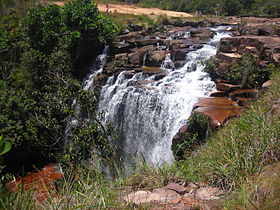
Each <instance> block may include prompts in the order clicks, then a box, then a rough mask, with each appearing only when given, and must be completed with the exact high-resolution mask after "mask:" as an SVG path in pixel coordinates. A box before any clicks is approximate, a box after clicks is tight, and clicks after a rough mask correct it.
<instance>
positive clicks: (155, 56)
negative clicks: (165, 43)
mask: <svg viewBox="0 0 280 210" xmlns="http://www.w3.org/2000/svg"><path fill="white" fill-rule="evenodd" d="M167 54H168V51H163V50H161V51H152V52H149V53H148V54H147V57H146V61H145V65H146V66H158V67H159V66H160V65H161V63H162V62H163V61H164V60H165V58H166V55H167Z"/></svg>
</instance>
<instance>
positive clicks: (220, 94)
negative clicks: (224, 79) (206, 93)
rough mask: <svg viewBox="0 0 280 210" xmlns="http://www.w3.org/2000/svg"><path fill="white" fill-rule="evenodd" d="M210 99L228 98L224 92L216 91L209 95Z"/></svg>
mask: <svg viewBox="0 0 280 210" xmlns="http://www.w3.org/2000/svg"><path fill="white" fill-rule="evenodd" d="M210 97H228V93H227V92H226V91H216V92H214V93H211V94H210Z"/></svg>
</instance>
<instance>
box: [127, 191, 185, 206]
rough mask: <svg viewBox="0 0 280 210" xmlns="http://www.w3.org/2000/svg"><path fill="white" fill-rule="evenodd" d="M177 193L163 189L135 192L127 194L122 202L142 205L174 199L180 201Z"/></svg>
mask: <svg viewBox="0 0 280 210" xmlns="http://www.w3.org/2000/svg"><path fill="white" fill-rule="evenodd" d="M180 198H181V196H180V194H178V193H177V192H175V191H173V190H169V189H165V188H158V189H154V190H153V191H152V192H150V191H137V192H132V193H129V194H128V195H127V196H126V197H125V198H124V200H125V201H127V202H129V203H134V204H137V205H139V204H142V203H150V202H171V201H172V200H174V199H180Z"/></svg>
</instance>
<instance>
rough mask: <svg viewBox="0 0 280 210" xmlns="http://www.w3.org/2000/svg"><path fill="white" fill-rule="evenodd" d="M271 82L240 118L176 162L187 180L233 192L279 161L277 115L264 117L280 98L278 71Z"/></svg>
mask: <svg viewBox="0 0 280 210" xmlns="http://www.w3.org/2000/svg"><path fill="white" fill-rule="evenodd" d="M273 81H274V82H273V86H272V87H271V89H270V90H269V91H268V92H266V93H265V94H263V95H262V96H261V98H260V99H259V100H258V101H257V102H255V103H254V104H252V105H251V106H250V107H249V109H248V110H246V112H244V114H243V115H242V116H241V117H240V118H237V119H234V120H231V121H230V122H229V123H228V124H227V125H226V126H225V127H224V128H222V129H220V130H219V131H218V132H217V133H216V134H214V136H213V137H212V138H211V139H209V140H208V142H207V143H206V144H205V145H204V146H203V147H202V148H201V149H199V150H198V151H197V152H196V153H195V154H194V155H192V156H191V157H187V160H186V161H181V162H180V163H179V165H180V171H181V172H182V173H183V175H184V176H185V177H186V178H187V179H190V180H195V181H196V180H202V181H207V182H209V183H211V184H213V185H216V186H218V187H220V188H223V189H227V190H234V189H236V188H239V187H241V186H242V184H243V183H246V182H247V181H248V180H249V179H250V177H251V176H252V175H254V174H255V173H258V172H260V171H261V170H262V169H263V168H264V167H265V166H267V165H269V164H272V163H274V162H277V161H279V160H280V152H279V147H280V141H279V139H280V133H279V130H280V120H279V119H280V116H273V117H271V118H270V119H268V118H267V117H266V113H267V112H268V111H269V110H270V108H271V106H272V103H273V101H275V100H276V99H279V98H280V92H279V90H280V73H279V72H278V73H275V74H274V76H273Z"/></svg>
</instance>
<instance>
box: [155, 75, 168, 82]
mask: <svg viewBox="0 0 280 210" xmlns="http://www.w3.org/2000/svg"><path fill="white" fill-rule="evenodd" d="M166 75H167V74H164V73H162V74H156V75H155V76H154V80H155V81H158V80H161V79H163V78H164V77H166Z"/></svg>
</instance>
